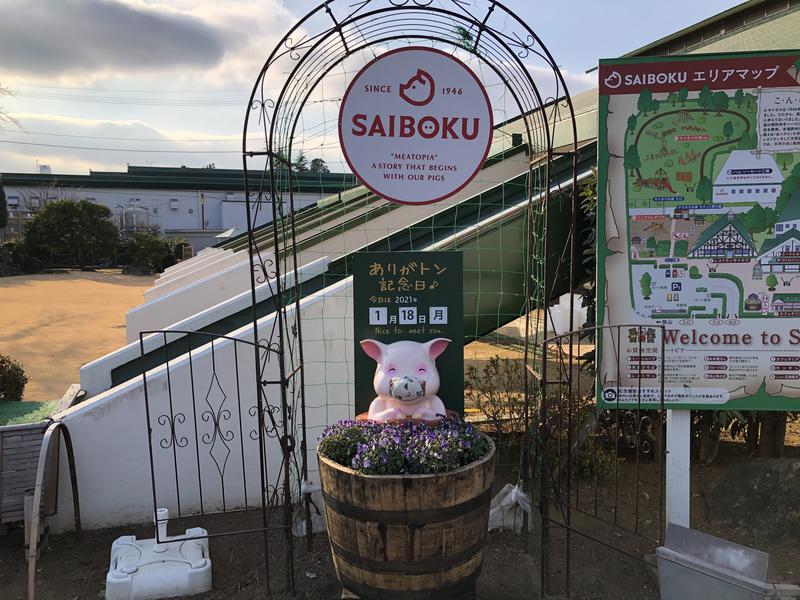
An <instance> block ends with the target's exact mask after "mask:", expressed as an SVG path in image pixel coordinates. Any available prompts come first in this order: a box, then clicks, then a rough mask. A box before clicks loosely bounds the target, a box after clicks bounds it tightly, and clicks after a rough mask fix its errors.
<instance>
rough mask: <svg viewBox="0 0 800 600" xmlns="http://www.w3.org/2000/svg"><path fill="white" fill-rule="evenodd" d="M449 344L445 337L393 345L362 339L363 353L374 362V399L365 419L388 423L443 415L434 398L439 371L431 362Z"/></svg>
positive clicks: (442, 407)
mask: <svg viewBox="0 0 800 600" xmlns="http://www.w3.org/2000/svg"><path fill="white" fill-rule="evenodd" d="M449 343H450V340H448V339H445V338H436V339H433V340H431V341H429V342H425V343H420V342H411V341H408V340H402V341H399V342H394V343H393V344H382V343H381V342H378V341H376V340H363V341H362V342H361V347H362V348H363V349H364V352H366V353H367V355H368V356H369V357H370V358H372V359H374V360H375V362H377V363H378V367H377V369H375V379H374V380H373V383H374V385H375V393H376V394H378V396H377V398H375V399H374V400H373V401H372V403H371V404H370V405H369V418H370V419H371V420H373V421H391V420H394V419H405V418H407V417H413V418H415V419H437V418H439V417H440V416H444V415H445V407H444V402H442V400H441V398H439V396H437V395H436V393H437V392H438V391H439V372H438V371H437V370H436V363H435V361H436V357H437V356H439V355H440V354H441V353H442V352H444V351H445V348H447V344H449Z"/></svg>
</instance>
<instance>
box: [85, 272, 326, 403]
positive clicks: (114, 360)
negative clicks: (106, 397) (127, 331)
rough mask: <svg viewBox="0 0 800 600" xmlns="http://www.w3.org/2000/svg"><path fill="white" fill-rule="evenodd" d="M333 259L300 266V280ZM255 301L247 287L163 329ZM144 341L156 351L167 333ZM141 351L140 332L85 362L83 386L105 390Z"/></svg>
mask: <svg viewBox="0 0 800 600" xmlns="http://www.w3.org/2000/svg"><path fill="white" fill-rule="evenodd" d="M329 262H330V261H329V260H328V258H327V257H323V258H321V259H319V260H316V261H313V262H311V263H309V264H307V265H304V266H302V267H300V269H299V272H300V277H299V279H300V281H301V282H304V281H308V280H310V279H312V278H314V277H316V276H317V275H320V274H321V273H324V272H325V271H326V270H327V269H328V264H329ZM282 280H283V281H284V282H285V283H284V286H288V287H291V286H292V285H294V274H293V273H289V275H288V276H287V275H284V276H283V277H282ZM275 283H276V280H275V279H271V280H270V281H268V282H265V283H263V284H261V285H259V286H258V287H256V301H257V302H262V301H264V300H267V299H268V298H271V297H272V296H273V295H274V290H275ZM251 302H252V300H251V295H250V290H247V291H245V292H242V293H240V294H238V295H236V296H234V297H232V298H228V299H226V300H225V301H223V302H220V303H219V304H216V305H214V306H211V307H209V308H207V309H205V310H203V311H200V312H198V313H196V314H193V315H191V316H190V317H189V318H187V319H184V320H182V321H178V322H174V323H170V324H169V325H167V326H166V327H164V328H163V329H165V330H173V331H175V330H177V331H199V330H201V329H202V328H204V327H206V326H208V325H210V324H212V323H216V322H217V321H219V320H220V319H224V318H225V317H228V316H230V315H232V314H234V313H236V312H239V311H241V310H244V309H246V308H248V307H249V306H251ZM172 339H174V338H172V337H168V339H167V341H168V342H169V341H172ZM143 341H144V349H145V352H152V351H153V350H155V349H157V348H161V347H162V346H163V344H164V336H163V335H162V334H152V335H149V336H147V337H145V338H144V340H143ZM140 355H141V347H140V344H139V337H138V335H137V336H136V339H135V340H134V341H132V342H131V343H129V344H127V345H125V346H123V347H122V348H118V349H117V350H115V351H113V352H110V353H108V354H106V355H105V356H102V357H100V358H98V359H96V360H93V361H92V362H89V363H87V364H85V365H83V366H82V367H81V371H80V373H81V388H82V389H84V390H86V393H87V395H88V396H89V397H92V396H96V395H98V394H101V393H102V392H105V391H106V390H108V389H109V388H111V371H112V370H113V369H116V368H117V367H119V366H121V365H124V364H127V363H130V362H131V361H134V360H137V359H138V358H139V356H140Z"/></svg>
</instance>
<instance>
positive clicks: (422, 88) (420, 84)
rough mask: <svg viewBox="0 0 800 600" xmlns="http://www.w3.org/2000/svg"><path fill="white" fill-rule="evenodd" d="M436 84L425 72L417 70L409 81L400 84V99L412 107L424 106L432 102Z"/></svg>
mask: <svg viewBox="0 0 800 600" xmlns="http://www.w3.org/2000/svg"><path fill="white" fill-rule="evenodd" d="M435 91H436V84H435V83H434V81H433V77H431V74H430V73H428V72H427V71H423V70H422V69H417V72H416V73H415V74H414V76H413V77H411V79H409V80H408V81H406V82H405V83H401V84H400V97H401V98H402V99H403V100H405V101H406V102H408V103H409V104H413V105H414V106H425V105H426V104H427V103H428V102H430V101H431V100H433V94H434V92H435Z"/></svg>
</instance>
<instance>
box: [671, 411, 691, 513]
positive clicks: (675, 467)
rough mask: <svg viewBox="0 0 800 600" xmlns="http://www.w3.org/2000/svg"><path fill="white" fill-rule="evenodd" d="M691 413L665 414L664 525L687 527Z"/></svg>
mask: <svg viewBox="0 0 800 600" xmlns="http://www.w3.org/2000/svg"><path fill="white" fill-rule="evenodd" d="M691 441H692V411H690V410H671V409H668V410H667V460H666V463H667V503H666V504H667V507H666V508H667V523H675V524H676V525H681V526H682V527H689V524H690V519H689V507H690V505H691V486H690V476H689V475H690V461H691V450H690V446H691Z"/></svg>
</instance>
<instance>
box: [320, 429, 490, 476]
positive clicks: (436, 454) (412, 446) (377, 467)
mask: <svg viewBox="0 0 800 600" xmlns="http://www.w3.org/2000/svg"><path fill="white" fill-rule="evenodd" d="M318 451H319V453H320V454H321V455H323V456H325V457H327V458H329V459H331V460H332V461H334V462H337V463H339V464H340V465H343V466H346V467H351V468H352V469H354V470H355V471H357V472H359V473H363V474H365V475H400V474H404V473H408V474H430V473H446V472H447V471H452V470H454V469H457V468H458V467H462V466H464V465H467V464H469V463H471V462H474V461H476V460H478V459H480V458H482V457H484V456H486V453H487V452H488V451H489V442H488V441H487V440H486V438H484V437H483V436H481V434H480V433H479V432H478V431H477V430H476V429H475V428H474V427H473V426H472V425H470V424H468V423H465V422H464V421H456V420H448V419H442V420H441V421H440V422H439V423H438V424H435V425H430V424H428V423H425V422H423V423H417V424H415V423H411V422H408V423H402V422H401V423H397V422H389V423H377V422H374V421H340V422H339V423H337V424H335V425H333V426H331V427H328V428H326V429H325V431H324V432H323V433H322V436H320V442H319V446H318Z"/></svg>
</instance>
